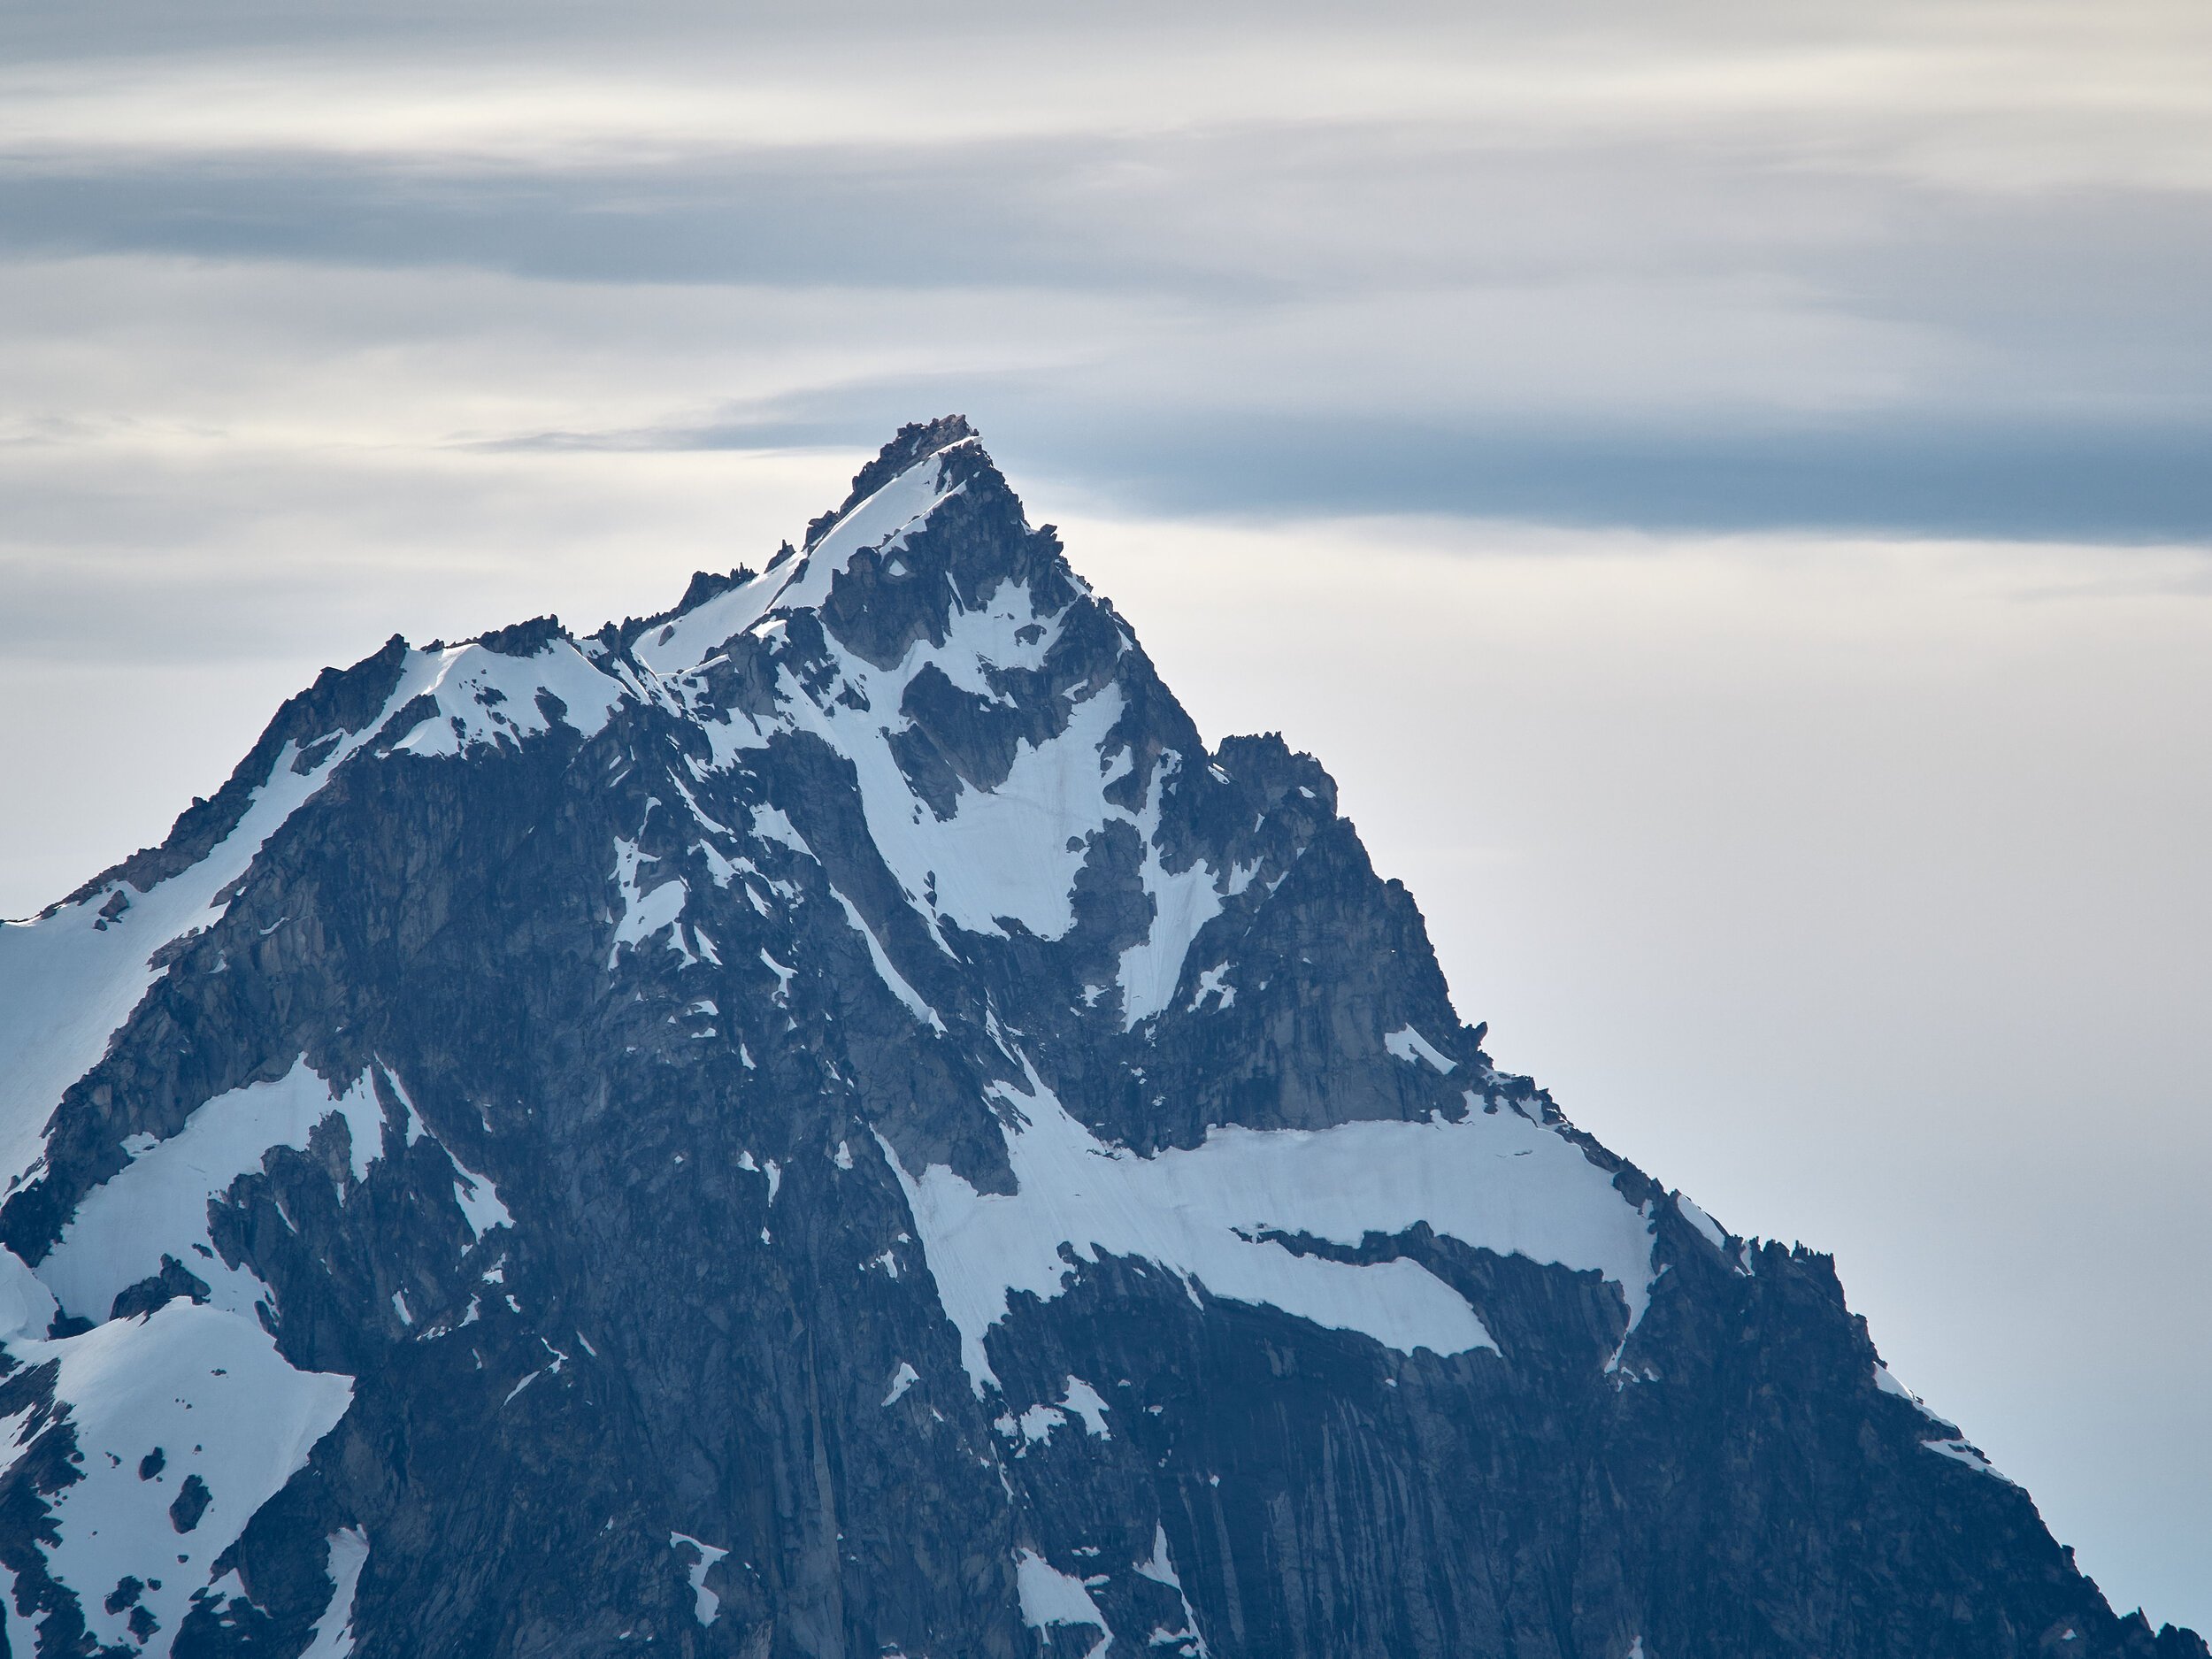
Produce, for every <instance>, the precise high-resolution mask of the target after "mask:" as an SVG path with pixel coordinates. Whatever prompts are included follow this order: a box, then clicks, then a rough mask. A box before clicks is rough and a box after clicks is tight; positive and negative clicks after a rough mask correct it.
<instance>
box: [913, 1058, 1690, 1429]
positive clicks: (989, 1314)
mask: <svg viewBox="0 0 2212 1659" xmlns="http://www.w3.org/2000/svg"><path fill="white" fill-rule="evenodd" d="M1029 1085H1030V1093H1029V1094H1020V1093H1018V1091H1016V1090H1014V1089H1012V1088H1010V1087H1008V1086H1007V1085H1004V1084H993V1085H992V1086H991V1090H990V1093H992V1094H995V1095H996V1096H997V1097H998V1098H999V1099H1001V1100H1002V1101H1003V1102H1004V1103H1005V1104H1007V1105H1009V1106H1011V1107H1013V1108H1014V1109H1015V1110H1014V1111H1013V1112H1011V1113H1010V1114H1007V1117H1008V1118H1010V1119H1011V1121H1009V1122H1006V1123H1005V1124H1004V1125H1002V1131H1001V1133H1002V1134H1003V1136H1004V1138H1005V1143H1006V1149H1007V1156H1008V1160H1009V1162H1010V1164H1011V1166H1012V1169H1013V1172H1014V1176H1015V1181H1016V1190H1015V1191H1013V1192H1011V1193H980V1192H978V1191H977V1190H976V1189H975V1188H974V1187H971V1186H970V1185H969V1184H968V1183H967V1181H966V1180H964V1179H962V1178H961V1177H960V1176H958V1175H956V1174H955V1173H954V1172H953V1171H951V1170H950V1169H949V1168H947V1167H945V1166H944V1165H941V1164H933V1165H930V1166H928V1167H927V1168H926V1169H924V1170H923V1171H921V1172H920V1173H919V1174H918V1175H911V1174H909V1173H908V1171H906V1169H905V1167H904V1166H903V1165H902V1164H901V1163H900V1162H899V1159H898V1156H897V1154H896V1152H895V1150H894V1149H893V1148H891V1146H890V1145H889V1143H888V1142H887V1141H886V1142H882V1144H883V1148H884V1153H885V1156H886V1158H887V1160H888V1161H889V1163H890V1164H891V1165H892V1167H893V1169H894V1171H895V1172H896V1173H897V1175H898V1178H899V1180H900V1183H901V1185H902V1187H903V1188H904V1190H905V1193H906V1197H907V1202H908V1204H909V1206H910V1209H911V1210H912V1211H913V1214H914V1217H915V1220H916V1223H917V1225H918V1231H919V1233H920V1235H921V1241H922V1248H923V1251H924V1254H925V1256H926V1258H927V1260H928V1263H929V1267H930V1271H931V1272H932V1274H933V1276H934V1277H935V1279H936V1281H937V1286H938V1293H939V1295H940V1297H941V1301H942V1303H943V1306H944V1309H945V1312H946V1315H947V1317H949V1318H950V1319H951V1320H952V1322H953V1324H954V1325H956V1327H957V1328H958V1330H959V1332H960V1339H961V1361H962V1363H963V1365H964V1367H965V1369H966V1371H967V1372H968V1376H969V1379H970V1381H971V1383H972V1386H973V1387H974V1389H975V1392H976V1394H977V1395H978V1396H979V1397H980V1396H981V1394H982V1393H983V1389H984V1386H985V1385H986V1384H987V1383H988V1384H991V1385H994V1386H995V1385H996V1383H997V1377H996V1375H995V1373H994V1372H993V1371H992V1369H991V1366H990V1363H989V1360H988V1359H987V1356H986V1354H985V1350H984V1339H985V1337H986V1335H987V1333H989V1331H990V1329H991V1327H992V1326H993V1325H996V1324H997V1323H998V1321H999V1320H1000V1319H1002V1318H1003V1317H1005V1314H1006V1308H1007V1297H1008V1295H1009V1294H1010V1293H1011V1292H1015V1291H1026V1292H1028V1293H1030V1294H1033V1295H1035V1296H1037V1297H1039V1298H1041V1299H1042V1300H1045V1301H1049V1300H1051V1299H1052V1298H1053V1297H1056V1296H1057V1295H1059V1294H1061V1293H1062V1292H1063V1291H1064V1289H1066V1288H1067V1286H1068V1284H1069V1282H1070V1281H1071V1279H1072V1278H1073V1277H1074V1276H1075V1274H1076V1273H1077V1271H1079V1263H1084V1262H1094V1261H1096V1260H1097V1259H1098V1256H1099V1253H1100V1252H1101V1251H1104V1252H1106V1253H1107V1254H1110V1255H1113V1256H1134V1257H1138V1258H1141V1259H1142V1260H1145V1261H1148V1262H1152V1263H1156V1264H1157V1265H1159V1266H1161V1267H1163V1268H1164V1269H1165V1270H1166V1271H1169V1272H1171V1273H1173V1274H1175V1275H1177V1276H1178V1277H1179V1278H1180V1279H1182V1280H1183V1281H1184V1285H1185V1287H1186V1289H1187V1290H1189V1291H1190V1292H1191V1294H1192V1295H1193V1297H1194V1298H1195V1296H1196V1290H1195V1288H1194V1286H1203V1287H1204V1288H1205V1289H1206V1290H1207V1291H1209V1292H1210V1293H1211V1294H1214V1295H1216V1296H1218V1297H1221V1298H1223V1299H1225V1300H1227V1301H1233V1302H1253V1303H1259V1304H1264V1305H1266V1306H1270V1307H1274V1308H1279V1309H1280V1310H1282V1311H1284V1312H1285V1313H1287V1314H1291V1315H1293V1316H1294V1317H1299V1318H1304V1319H1310V1320H1311V1321H1313V1322H1314V1323H1315V1324H1317V1325H1326V1326H1329V1327H1332V1328H1333V1329H1338V1330H1348V1331H1357V1332H1361V1333H1364V1334H1365V1335H1368V1336H1371V1337H1372V1338H1373V1339H1374V1340H1377V1341H1379V1342H1381V1343H1383V1344H1384V1345H1386V1347H1390V1348H1397V1349H1399V1350H1401V1351H1402V1352H1410V1351H1412V1350H1413V1349H1415V1348H1428V1349H1430V1350H1432V1352H1435V1353H1438V1354H1458V1353H1463V1352H1465V1351H1466V1350H1468V1349H1470V1348H1495V1346H1496V1344H1495V1343H1494V1341H1493V1340H1491V1337H1490V1333H1488V1331H1486V1329H1485V1328H1484V1327H1483V1324H1482V1321H1481V1320H1480V1318H1479V1317H1477V1315H1476V1313H1475V1310H1473V1309H1472V1308H1471V1307H1470V1306H1469V1305H1468V1303H1467V1302H1466V1300H1465V1299H1464V1298H1463V1297H1462V1296H1461V1295H1460V1294H1459V1293H1458V1292H1456V1291H1455V1290H1453V1289H1452V1288H1451V1287H1450V1286H1448V1285H1446V1284H1445V1283H1444V1282H1443V1281H1442V1280H1441V1279H1438V1278H1436V1277H1435V1276H1434V1275H1432V1274H1431V1273H1430V1272H1429V1271H1427V1270H1426V1269H1425V1268H1423V1267H1421V1266H1419V1265H1417V1263H1413V1262H1409V1261H1405V1260H1393V1261H1386V1262H1379V1263H1374V1264H1372V1265H1371V1266H1364V1267H1363V1266H1355V1265H1353V1264H1351V1263H1343V1262H1335V1261H1331V1260H1328V1259H1327V1258H1325V1257H1323V1256H1302V1255H1297V1254H1294V1252H1293V1251H1292V1250H1291V1249H1290V1248H1288V1247H1287V1245H1286V1243H1285V1242H1283V1240H1282V1238H1281V1237H1280V1236H1279V1235H1298V1234H1307V1235H1311V1236H1313V1237H1315V1238H1318V1239H1324V1240H1330V1241H1332V1242H1334V1243H1338V1244H1342V1245H1348V1246H1350V1245H1357V1244H1359V1243H1360V1242H1361V1241H1362V1240H1363V1239H1364V1238H1365V1237H1366V1235H1367V1234H1369V1233H1381V1234H1384V1235H1386V1236H1387V1235H1392V1234H1395V1233H1403V1232H1405V1231H1406V1230H1407V1229H1409V1228H1410V1227H1411V1226H1413V1225H1415V1224H1416V1223H1417V1222H1422V1221H1425V1222H1427V1223H1428V1224H1429V1225H1430V1226H1431V1227H1432V1228H1433V1229H1435V1231H1437V1232H1438V1233H1445V1234H1448V1235H1449V1236H1450V1237H1453V1238H1456V1239H1459V1240H1462V1241H1463V1242H1464V1243H1466V1244H1469V1245H1471V1246H1474V1247H1476V1248H1482V1249H1489V1250H1493V1251H1495V1252H1496V1253H1498V1254H1499V1255H1518V1256H1526V1257H1527V1258H1529V1259H1530V1260H1532V1261H1536V1262H1543V1263H1557V1264H1559V1265H1561V1266H1564V1267H1568V1268H1571V1269H1575V1270H1578V1271H1579V1270H1594V1271H1598V1272H1600V1273H1601V1274H1602V1275H1603V1276H1604V1277H1605V1278H1606V1279H1609V1280H1611V1281H1612V1282H1613V1283H1614V1284H1615V1285H1617V1286H1619V1288H1620V1291H1621V1294H1622V1297H1623V1299H1624V1302H1626V1304H1627V1311H1628V1315H1629V1322H1630V1325H1631V1328H1633V1325H1634V1324H1635V1322H1636V1321H1637V1320H1638V1319H1640V1317H1642V1314H1643V1310H1644V1307H1645V1305H1646V1303H1647V1301H1648V1300H1649V1294H1650V1281H1651V1278H1652V1273H1651V1237H1650V1227H1649V1223H1648V1221H1647V1217H1645V1216H1644V1214H1643V1213H1642V1212H1641V1211H1640V1210H1638V1209H1637V1208H1635V1207H1634V1206H1632V1205H1631V1204H1629V1203H1628V1202H1627V1201H1626V1200H1624V1198H1623V1197H1622V1196H1621V1195H1620V1194H1618V1193H1617V1192H1616V1191H1615V1190H1614V1189H1613V1186H1612V1183H1611V1179H1610V1178H1609V1176H1608V1175H1607V1174H1606V1172H1605V1171H1603V1170H1601V1169H1600V1168H1598V1167H1597V1166H1596V1165H1595V1164H1592V1163H1590V1162H1589V1160H1588V1159H1586V1157H1584V1156H1583V1155H1582V1152H1581V1150H1580V1148H1578V1147H1576V1146H1575V1145H1574V1144H1573V1143H1572V1142H1571V1141H1567V1140H1565V1139H1564V1138H1563V1137H1562V1136H1560V1135H1559V1134H1557V1133H1554V1132H1553V1131H1551V1130H1549V1129H1547V1128H1545V1127H1543V1126H1541V1125H1536V1124H1532V1123H1530V1122H1528V1121H1527V1120H1526V1119H1525V1118H1519V1117H1508V1116H1505V1115H1503V1114H1501V1115H1500V1116H1498V1117H1494V1118H1493V1117H1484V1116H1480V1115H1473V1116H1471V1117H1470V1118H1467V1119H1466V1120H1464V1121H1463V1122H1461V1123H1457V1124H1454V1123H1448V1122H1445V1121H1442V1120H1440V1119H1431V1120H1429V1121H1426V1122H1419V1123H1400V1122H1362V1123H1348V1124H1340V1125H1336V1126H1334V1127H1333V1128H1328V1129H1322V1130H1311V1131H1308V1130H1274V1131H1262V1130H1251V1129H1241V1128H1216V1129H1213V1130H1211V1131H1210V1133H1208V1135H1207V1137H1206V1140H1205V1141H1204V1142H1203V1143H1202V1144H1201V1145H1200V1146H1197V1147H1194V1148H1187V1149H1186V1148H1169V1149H1168V1150H1166V1151H1164V1152H1162V1153H1160V1154H1159V1155H1157V1156H1154V1157H1149V1158H1147V1157H1140V1156H1137V1155H1135V1154H1134V1153H1132V1152H1129V1151H1127V1150H1125V1149H1123V1148H1110V1147H1107V1146H1105V1145H1103V1144H1102V1143H1101V1142H1100V1141H1099V1140H1098V1139H1097V1137H1096V1136H1094V1134H1092V1133H1091V1132H1090V1131H1089V1130H1088V1129H1087V1128H1085V1127H1084V1126H1083V1125H1081V1124H1079V1123H1078V1122H1077V1121H1076V1120H1075V1119H1074V1118H1071V1116H1069V1114H1068V1112H1067V1111H1066V1110H1065V1109H1064V1107H1063V1106H1062V1105H1061V1104H1060V1102H1059V1101H1058V1100H1057V1099H1056V1097H1055V1096H1054V1095H1053V1094H1052V1092H1051V1091H1050V1090H1049V1089H1048V1088H1047V1087H1045V1085H1044V1084H1043V1082H1042V1081H1041V1079H1038V1078H1037V1076H1036V1074H1035V1072H1034V1071H1030V1072H1029ZM880 1139H881V1137H880V1136H879V1141H880ZM1063 1247H1067V1248H1068V1249H1069V1250H1070V1251H1071V1253H1072V1256H1073V1258H1074V1260H1073V1262H1071V1261H1070V1260H1069V1259H1068V1258H1067V1257H1066V1256H1063V1254H1062V1249H1063Z"/></svg>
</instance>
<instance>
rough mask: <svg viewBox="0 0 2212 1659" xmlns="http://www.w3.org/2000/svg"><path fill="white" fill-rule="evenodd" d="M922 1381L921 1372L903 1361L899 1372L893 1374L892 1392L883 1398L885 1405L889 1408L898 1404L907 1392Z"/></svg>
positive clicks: (900, 1363)
mask: <svg viewBox="0 0 2212 1659" xmlns="http://www.w3.org/2000/svg"><path fill="white" fill-rule="evenodd" d="M921 1379H922V1374H921V1372H919V1371H916V1370H915V1369H914V1368H913V1367H912V1366H911V1365H910V1364H908V1363H906V1362H905V1361H904V1360H901V1361H900V1362H899V1368H898V1370H896V1371H893V1372H892V1373H891V1390H890V1392H889V1393H888V1394H885V1395H884V1396H883V1403H884V1404H885V1405H887V1406H895V1405H896V1404H898V1402H900V1401H901V1400H902V1399H904V1398H905V1397H906V1391H907V1390H908V1389H910V1388H911V1387H912V1386H914V1385H915V1384H916V1383H918V1382H919V1381H921Z"/></svg>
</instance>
